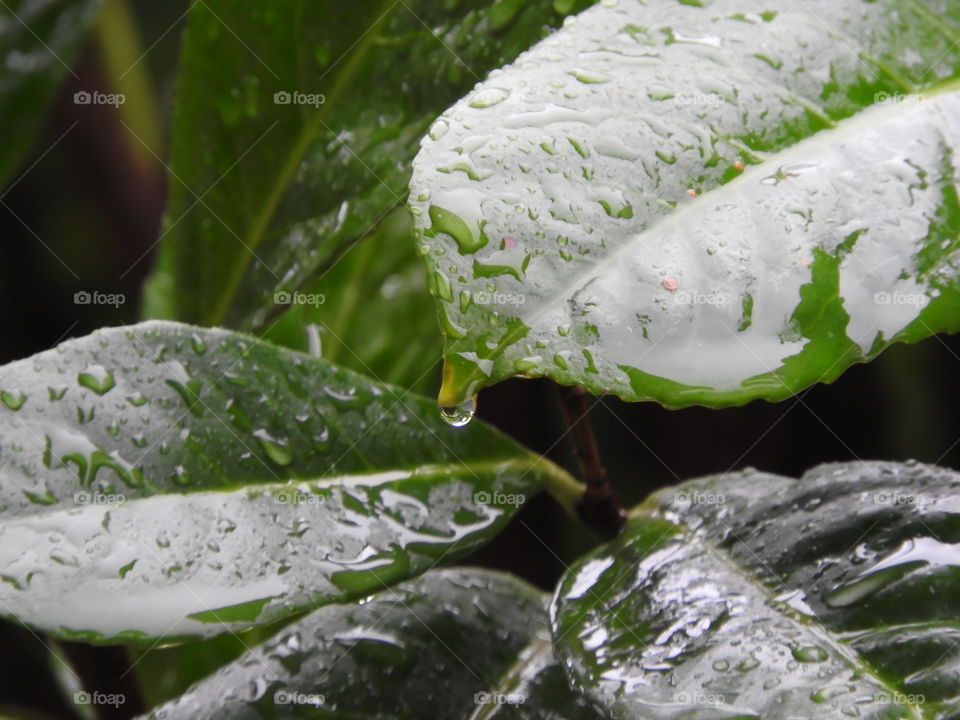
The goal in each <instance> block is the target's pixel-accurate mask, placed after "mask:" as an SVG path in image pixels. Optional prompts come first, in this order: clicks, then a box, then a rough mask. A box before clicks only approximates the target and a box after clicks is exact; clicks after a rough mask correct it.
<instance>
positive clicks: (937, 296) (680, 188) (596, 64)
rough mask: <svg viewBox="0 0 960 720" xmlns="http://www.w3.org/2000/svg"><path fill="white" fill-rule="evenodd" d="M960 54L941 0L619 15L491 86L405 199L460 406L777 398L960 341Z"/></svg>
mask: <svg viewBox="0 0 960 720" xmlns="http://www.w3.org/2000/svg"><path fill="white" fill-rule="evenodd" d="M958 41H960V5H957V4H956V3H954V2H948V1H947V0H922V1H921V0H917V1H911V2H901V1H900V0H878V1H877V2H865V1H864V0H840V1H837V0H816V1H814V2H803V3H797V4H793V5H790V6H789V7H783V8H782V9H781V8H780V6H779V5H777V6H771V4H770V3H769V2H765V1H763V0H739V1H736V2H734V1H726V0H717V1H715V2H699V1H698V2H686V1H682V2H675V1H674V0H656V1H653V2H646V3H640V2H611V3H603V4H601V5H598V6H596V7H594V8H592V9H590V10H587V11H585V12H584V13H582V14H581V15H579V16H577V18H576V19H575V21H573V22H571V23H568V24H567V25H566V26H565V27H564V28H563V29H562V30H560V31H558V32H557V33H555V34H554V35H553V36H551V37H550V38H548V39H546V40H545V41H543V42H541V43H540V44H539V45H537V46H536V47H535V48H534V49H532V50H531V51H530V52H529V53H526V54H525V55H523V56H522V57H521V58H520V59H518V60H517V62H516V63H514V64H513V65H510V66H508V67H506V68H505V69H504V70H503V71H502V72H499V73H493V74H491V76H490V78H489V79H487V80H486V81H484V83H482V84H481V85H479V86H478V88H477V89H476V90H475V91H474V92H472V93H470V94H469V95H467V96H466V97H464V98H463V99H462V100H460V102H458V103H457V104H455V105H454V106H453V107H452V108H450V109H449V110H448V111H447V113H446V114H445V115H444V116H443V117H442V118H441V119H439V120H438V121H437V123H436V124H435V125H434V127H433V129H432V131H431V133H430V136H429V137H428V139H426V140H425V142H424V146H423V149H422V150H421V152H420V154H419V155H418V157H417V160H416V162H415V170H414V178H413V181H412V183H411V205H412V207H413V210H414V212H415V213H417V214H418V215H417V223H418V229H419V231H420V233H421V235H422V241H421V252H423V253H424V255H425V257H426V259H427V262H428V266H429V272H430V282H431V290H432V292H433V293H434V295H435V296H436V298H437V303H438V307H439V312H440V317H441V324H442V326H443V328H444V332H445V335H446V349H445V352H444V357H445V361H446V369H445V373H444V386H443V389H442V391H441V403H442V404H444V405H456V404H458V403H459V402H461V401H463V400H464V399H465V398H467V397H470V396H471V395H473V394H474V393H476V391H477V390H478V389H480V388H482V387H485V386H488V385H491V384H494V383H496V382H498V381H500V380H502V379H504V378H507V377H510V376H513V375H524V376H548V377H551V378H553V379H555V380H557V381H558V382H561V383H565V384H576V385H583V386H586V387H587V388H589V389H591V390H593V391H594V392H597V393H606V392H610V393H615V394H617V395H619V396H620V397H621V398H624V399H626V400H656V401H658V402H660V403H663V404H665V405H667V406H671V407H680V406H686V405H691V404H705V405H710V406H726V405H731V404H741V403H744V402H747V401H749V400H752V399H756V398H765V399H768V400H778V399H782V398H784V397H787V396H789V395H791V394H792V393H795V392H797V391H798V390H800V389H802V388H804V387H806V386H808V385H810V384H811V383H814V382H820V381H823V382H829V381H832V380H833V379H835V378H836V377H837V376H838V375H839V374H840V373H842V372H843V371H844V370H845V369H846V368H847V367H849V366H850V365H851V364H852V363H855V362H861V361H864V360H868V359H870V358H872V357H874V356H875V355H876V354H877V353H879V352H880V351H881V350H882V349H883V348H885V347H886V346H888V345H889V344H890V343H891V342H898V341H916V340H918V339H921V338H923V337H927V336H929V335H931V334H933V333H935V332H941V331H953V330H957V329H958V328H960V320H958V318H960V294H958V290H960V283H958V273H957V267H958V258H960V256H958V254H957V253H958V234H960V200H958V195H957V183H958V180H957V173H956V170H955V168H956V167H957V165H958V157H957V150H956V148H957V147H960V123H958V121H957V117H958V114H960V92H958V91H957V90H956V87H957V85H956V78H957V77H958V76H960V43H958ZM951 88H952V89H953V91H952V92H951Z"/></svg>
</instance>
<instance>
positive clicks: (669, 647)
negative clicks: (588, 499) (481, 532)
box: [551, 462, 960, 720]
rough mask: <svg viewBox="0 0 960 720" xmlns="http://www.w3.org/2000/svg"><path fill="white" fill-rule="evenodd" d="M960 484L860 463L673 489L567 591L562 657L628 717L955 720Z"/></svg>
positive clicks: (935, 474)
mask: <svg viewBox="0 0 960 720" xmlns="http://www.w3.org/2000/svg"><path fill="white" fill-rule="evenodd" d="M958 490H960V475H958V474H957V473H955V472H953V471H950V470H943V469H940V468H936V467H932V466H924V465H919V464H916V463H908V464H906V465H904V464H897V463H883V462H858V463H849V464H837V465H825V466H822V467H820V468H817V469H815V470H813V471H811V472H809V473H807V475H805V476H804V477H803V478H802V479H800V480H793V479H790V478H785V477H779V476H775V475H768V474H765V473H760V472H756V471H745V472H742V473H737V474H732V475H719V476H714V477H708V478H704V479H701V480H695V481H691V482H688V483H684V484H682V485H680V486H678V487H676V488H668V489H665V490H662V491H659V492H657V493H655V494H654V495H653V496H652V497H651V499H650V500H648V501H647V502H646V503H645V504H644V505H642V506H640V507H638V508H637V509H636V510H635V511H634V512H633V513H632V518H631V520H630V522H629V523H628V526H627V528H626V530H625V531H624V533H623V534H622V535H621V536H620V537H619V538H618V539H617V540H615V541H614V542H612V543H610V544H609V545H608V546H606V547H604V548H601V549H600V550H598V551H596V552H595V553H593V554H591V555H590V556H588V557H587V558H585V559H583V560H581V561H579V562H578V563H577V564H576V565H575V566H574V567H573V568H572V569H571V570H570V571H569V572H568V574H567V575H566V577H565V578H564V579H563V580H562V582H561V583H560V585H559V587H558V589H557V591H556V595H555V596H554V600H553V606H552V610H551V617H552V628H553V633H554V647H555V650H556V652H557V654H558V656H559V657H560V659H561V661H562V662H563V664H564V666H565V668H566V670H567V672H568V674H569V675H570V677H571V679H572V682H573V684H574V685H575V686H576V687H578V688H580V689H581V690H582V691H583V692H585V693H586V694H587V695H589V696H590V697H591V698H593V699H594V700H595V701H596V702H598V703H600V704H602V705H603V706H604V707H606V708H608V709H609V710H610V711H611V712H612V714H613V715H614V716H615V717H648V716H649V717H652V716H653V715H654V714H655V715H656V717H658V718H664V719H670V718H677V719H679V718H733V717H736V718H774V717H778V718H779V717H783V718H786V717H805V718H809V717H816V718H837V719H838V720H839V719H840V718H845V717H862V718H877V719H880V718H884V719H890V718H950V717H956V716H957V712H958V710H960V703H958V698H960V679H958V675H957V673H956V666H957V663H958V661H960V644H958V643H957V642H956V640H957V627H956V625H957V617H958V611H960V607H958V599H960V572H958V567H960V506H958V504H957V502H956V498H957V493H958ZM655 711H656V712H655Z"/></svg>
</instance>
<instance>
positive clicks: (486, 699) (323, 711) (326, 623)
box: [150, 569, 599, 720]
mask: <svg viewBox="0 0 960 720" xmlns="http://www.w3.org/2000/svg"><path fill="white" fill-rule="evenodd" d="M546 620H547V616H546V612H545V610H544V597H543V595H542V594H541V593H540V592H538V591H537V590H535V589H534V588H532V587H530V586H528V585H526V584H525V583H523V582H522V581H520V580H517V579H514V578H512V577H510V576H507V575H501V574H499V573H494V572H490V571H488V570H471V569H454V570H443V571H435V572H430V573H427V574H426V575H424V576H423V577H421V578H419V579H418V580H416V581H413V582H409V583H405V584H403V585H399V586H397V587H395V588H393V589H390V590H385V591H383V592H381V593H379V594H378V595H376V596H375V597H374V598H372V599H371V600H369V601H367V602H366V603H364V604H363V605H359V606H336V607H327V608H321V609H320V610H317V611H316V612H314V613H312V614H311V615H309V616H307V617H306V618H304V619H303V620H300V621H298V622H297V623H295V624H294V625H291V626H290V627H288V628H285V629H284V630H283V632H282V633H281V634H279V635H278V636H277V637H276V638H274V639H272V640H270V641H268V642H267V643H265V644H264V645H263V646H261V647H258V648H254V649H252V650H251V651H250V652H248V653H247V654H246V655H244V656H243V657H242V658H240V659H239V660H237V661H236V662H234V663H232V664H231V665H229V666H227V667H225V668H223V669H221V670H219V671H218V672H216V673H214V674H213V675H212V676H210V677H209V678H207V679H205V680H203V681H202V682H200V683H198V684H197V685H195V686H194V687H193V688H192V689H191V690H190V691H189V692H187V693H186V694H185V695H184V696H183V697H181V698H179V699H177V700H176V701H174V702H172V703H170V704H168V705H166V706H163V707H161V708H158V709H157V710H155V711H154V712H153V713H152V714H151V715H150V717H151V718H154V719H155V720H164V719H168V720H169V719H172V718H182V717H203V718H209V719H210V720H214V719H216V718H230V719H231V720H233V719H234V718H237V719H238V720H242V719H243V718H251V719H255V718H256V719H258V718H263V717H274V718H281V717H332V716H335V717H350V718H357V719H360V718H387V717H390V718H432V719H434V718H435V719H436V720H445V719H448V718H449V720H461V719H462V718H468V717H471V718H474V717H475V718H493V717H497V718H505V717H512V718H513V717H517V718H519V717H523V718H539V719H541V720H547V719H548V718H549V719H552V720H561V719H562V718H569V719H570V720H581V719H582V720H598V718H599V716H597V715H584V714H577V715H569V714H566V713H564V712H563V711H562V710H561V711H560V712H559V713H553V714H551V713H550V712H548V711H547V710H546V709H545V708H544V707H543V706H541V705H540V704H539V702H536V704H534V703H533V698H529V699H528V698H527V697H526V696H525V695H523V692H524V690H525V689H526V686H525V685H520V686H518V687H516V688H514V689H513V690H511V691H510V692H507V691H506V690H502V688H503V687H504V684H503V679H504V678H510V677H512V676H513V674H514V672H515V667H516V665H517V664H518V663H520V664H521V665H522V664H524V663H525V661H526V653H527V651H528V646H529V645H530V644H531V643H535V642H537V641H538V637H540V635H541V633H542V630H543V629H544V628H545V626H546ZM538 647H539V646H538ZM546 652H547V654H548V655H549V642H548V643H547V646H546ZM545 664H548V663H543V662H541V665H545ZM552 667H554V668H556V667H557V666H556V665H555V664H553V665H552ZM564 688H565V686H564ZM561 693H562V694H561V695H559V696H558V697H556V698H554V702H555V703H556V702H561V701H562V700H563V699H565V698H568V697H570V695H571V693H570V691H569V689H566V692H563V689H561ZM504 708H510V709H509V710H506V711H504ZM570 709H571V710H574V711H576V710H577V707H576V703H574V705H573V706H571V707H570ZM503 712H510V713H513V712H518V713H521V714H510V715H507V714H501V713H503ZM330 713H334V715H331V714H330ZM474 713H476V714H474Z"/></svg>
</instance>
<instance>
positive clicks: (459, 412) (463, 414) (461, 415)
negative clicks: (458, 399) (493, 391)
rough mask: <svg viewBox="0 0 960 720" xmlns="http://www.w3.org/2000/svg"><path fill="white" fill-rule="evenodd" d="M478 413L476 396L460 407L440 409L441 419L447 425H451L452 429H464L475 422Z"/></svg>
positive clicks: (442, 407)
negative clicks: (472, 421)
mask: <svg viewBox="0 0 960 720" xmlns="http://www.w3.org/2000/svg"><path fill="white" fill-rule="evenodd" d="M476 412H477V396H476V395H474V396H473V397H472V398H470V399H469V400H467V401H466V402H464V403H461V404H460V405H455V406H447V407H444V406H441V407H440V417H442V418H443V420H444V422H446V423H447V425H451V426H452V427H463V426H464V425H466V424H467V423H469V422H470V421H471V420H473V416H474V415H475V414H476Z"/></svg>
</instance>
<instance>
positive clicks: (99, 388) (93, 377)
mask: <svg viewBox="0 0 960 720" xmlns="http://www.w3.org/2000/svg"><path fill="white" fill-rule="evenodd" d="M77 383H78V384H79V385H82V386H83V387H85V388H87V389H88V390H93V391H94V392H95V393H96V394H97V395H106V394H107V393H108V392H110V390H112V389H113V386H114V385H116V384H117V382H116V380H114V379H113V373H111V372H110V371H109V370H107V369H106V368H105V367H103V365H91V366H89V367H88V368H87V369H86V370H84V371H83V372H81V373H79V374H78V375H77Z"/></svg>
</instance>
